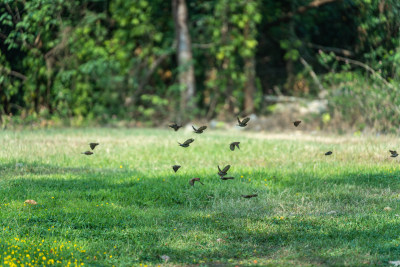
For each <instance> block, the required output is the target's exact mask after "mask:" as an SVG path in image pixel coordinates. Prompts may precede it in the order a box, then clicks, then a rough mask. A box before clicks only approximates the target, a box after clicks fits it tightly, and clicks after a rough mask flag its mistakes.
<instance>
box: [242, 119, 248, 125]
mask: <svg viewBox="0 0 400 267" xmlns="http://www.w3.org/2000/svg"><path fill="white" fill-rule="evenodd" d="M249 120H250V118H245V119H243V120H242V124H246V123H248V122H249Z"/></svg>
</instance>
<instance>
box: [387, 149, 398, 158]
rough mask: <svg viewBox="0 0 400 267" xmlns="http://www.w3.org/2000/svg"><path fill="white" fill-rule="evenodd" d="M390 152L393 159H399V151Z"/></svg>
mask: <svg viewBox="0 0 400 267" xmlns="http://www.w3.org/2000/svg"><path fill="white" fill-rule="evenodd" d="M389 152H390V154H391V155H390V156H391V157H392V158H395V157H397V156H398V155H399V154H397V151H396V150H389Z"/></svg>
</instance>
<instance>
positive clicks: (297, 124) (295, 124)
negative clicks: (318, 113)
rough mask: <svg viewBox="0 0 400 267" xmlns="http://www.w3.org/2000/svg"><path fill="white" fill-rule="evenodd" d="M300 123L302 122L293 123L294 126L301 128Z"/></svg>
mask: <svg viewBox="0 0 400 267" xmlns="http://www.w3.org/2000/svg"><path fill="white" fill-rule="evenodd" d="M300 123H301V121H294V122H293V124H294V126H296V127H297V126H299V124H300Z"/></svg>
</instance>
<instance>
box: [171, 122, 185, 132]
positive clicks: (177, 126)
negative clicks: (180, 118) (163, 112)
mask: <svg viewBox="0 0 400 267" xmlns="http://www.w3.org/2000/svg"><path fill="white" fill-rule="evenodd" d="M168 127H171V128H172V129H174V130H175V132H176V131H178V130H179V128H181V127H182V125H178V124H176V123H173V124H170V125H168Z"/></svg>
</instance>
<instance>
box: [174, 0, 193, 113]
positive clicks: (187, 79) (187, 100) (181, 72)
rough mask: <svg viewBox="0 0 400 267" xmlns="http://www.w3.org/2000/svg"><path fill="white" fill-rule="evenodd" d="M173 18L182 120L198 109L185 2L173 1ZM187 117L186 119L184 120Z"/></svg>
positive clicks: (182, 0)
mask: <svg viewBox="0 0 400 267" xmlns="http://www.w3.org/2000/svg"><path fill="white" fill-rule="evenodd" d="M172 8H173V16H174V21H175V42H176V43H177V58H178V76H179V86H180V91H181V105H180V108H181V114H180V115H181V119H183V120H186V119H187V115H188V114H190V113H192V114H193V111H194V109H195V108H196V105H195V99H194V97H195V93H196V85H195V78H194V66H193V57H192V44H191V40H190V34H189V29H188V24H187V20H188V9H187V6H186V1H185V0H172ZM183 117H185V118H183Z"/></svg>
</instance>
